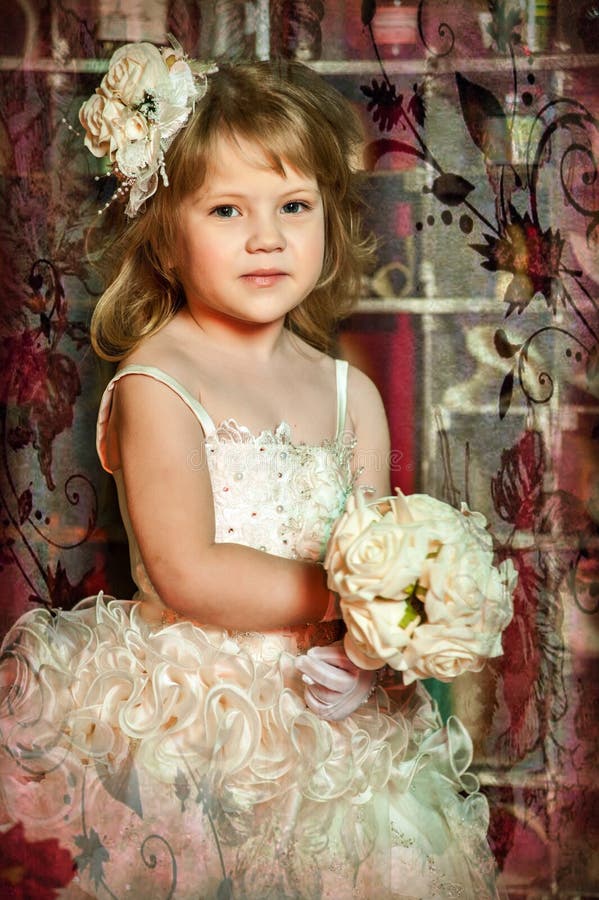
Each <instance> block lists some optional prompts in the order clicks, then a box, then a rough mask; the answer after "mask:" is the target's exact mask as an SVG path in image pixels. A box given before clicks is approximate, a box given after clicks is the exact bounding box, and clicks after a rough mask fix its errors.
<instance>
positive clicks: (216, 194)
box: [201, 185, 320, 202]
mask: <svg viewBox="0 0 599 900" xmlns="http://www.w3.org/2000/svg"><path fill="white" fill-rule="evenodd" d="M298 194H311V195H312V196H317V197H319V196H320V190H319V189H318V187H317V186H315V187H311V186H308V185H297V186H296V187H292V188H290V189H289V190H288V191H283V192H282V193H281V194H279V195H278V199H279V200H283V199H285V197H295V196H297V195H298ZM247 197H248V194H244V193H243V192H240V191H235V190H233V191H228V190H226V189H223V190H217V191H209V192H207V193H205V194H202V195H201V199H202V200H209V201H211V202H212V201H214V200H216V199H219V198H227V199H228V200H245V199H247Z"/></svg>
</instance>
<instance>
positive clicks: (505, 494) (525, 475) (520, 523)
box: [491, 431, 545, 531]
mask: <svg viewBox="0 0 599 900" xmlns="http://www.w3.org/2000/svg"><path fill="white" fill-rule="evenodd" d="M544 474H545V446H544V442H543V437H542V435H541V434H540V433H539V432H538V431H525V432H524V434H523V435H522V436H521V437H520V438H519V439H518V441H517V442H516V443H515V444H514V445H513V447H510V448H509V449H508V450H503V451H502V453H501V464H500V468H499V471H498V472H497V475H496V476H495V477H494V478H492V479H491V497H492V498H493V506H494V507H495V511H496V512H497V514H498V515H499V516H500V518H501V519H503V521H504V522H509V523H510V524H511V525H514V526H515V528H517V529H518V530H521V531H532V530H533V528H534V525H535V522H536V519H537V516H538V514H539V509H540V505H541V502H542V496H543V477H544Z"/></svg>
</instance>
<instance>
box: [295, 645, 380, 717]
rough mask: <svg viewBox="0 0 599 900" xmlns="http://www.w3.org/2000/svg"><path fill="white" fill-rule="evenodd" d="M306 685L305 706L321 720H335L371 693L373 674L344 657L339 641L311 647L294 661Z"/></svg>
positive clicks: (351, 711)
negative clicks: (324, 645)
mask: <svg viewBox="0 0 599 900" xmlns="http://www.w3.org/2000/svg"><path fill="white" fill-rule="evenodd" d="M295 665H296V668H297V669H299V671H300V672H301V673H302V681H303V682H304V684H305V685H306V689H305V691H304V699H305V701H306V706H307V707H308V708H309V709H311V710H312V712H313V713H315V714H316V715H317V716H319V717H320V718H321V719H328V720H329V721H331V722H337V721H339V719H345V718H346V716H349V715H351V714H352V713H353V712H354V711H355V710H356V709H357V708H358V706H360V704H361V703H363V702H364V701H365V700H366V699H367V698H368V697H369V696H370V694H371V693H372V690H373V689H374V686H375V684H376V680H377V673H376V672H372V671H367V670H366V669H359V668H358V667H357V666H355V665H354V664H353V662H352V661H351V660H350V659H349V658H348V656H347V654H346V653H345V650H344V649H343V643H342V642H341V641H339V642H338V643H336V644H329V645H328V646H326V647H311V649H310V650H308V652H307V653H306V654H305V656H300V657H298V659H297V660H296V663H295Z"/></svg>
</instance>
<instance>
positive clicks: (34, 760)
mask: <svg viewBox="0 0 599 900" xmlns="http://www.w3.org/2000/svg"><path fill="white" fill-rule="evenodd" d="M300 647H302V642H301V640H299V638H298V637H297V635H294V634H292V633H284V632H277V633H268V634H253V633H247V634H245V633H244V634H231V633H229V632H227V631H225V630H222V629H218V628H203V627H199V626H197V625H194V624H192V623H190V622H183V621H181V622H177V623H175V624H169V625H166V626H157V625H153V626H152V625H150V624H148V623H147V622H146V621H145V620H144V618H143V617H142V615H141V607H140V604H139V603H135V602H125V601H119V600H109V601H108V600H107V599H106V598H105V597H103V596H102V595H99V596H98V597H97V598H95V597H94V598H88V599H87V600H85V601H83V602H82V603H81V604H79V606H78V607H77V608H76V609H75V610H73V611H72V612H58V613H49V612H48V611H46V610H41V609H40V610H34V611H32V612H30V613H27V614H26V615H25V616H23V617H22V618H21V619H20V620H19V622H17V624H16V625H15V626H14V628H13V629H12V630H11V632H10V633H9V635H8V636H7V638H6V640H5V642H4V647H3V657H2V666H1V668H0V672H1V673H2V684H3V685H4V689H3V701H2V706H1V710H0V714H1V717H0V728H1V733H0V775H1V777H2V805H3V808H4V811H3V817H2V819H1V820H0V821H1V822H2V823H3V824H4V825H7V824H8V823H10V822H21V823H22V824H23V827H24V831H25V834H26V836H27V840H29V841H35V840H42V839H45V838H48V837H52V838H55V839H58V841H59V843H60V845H61V846H62V847H63V848H65V849H66V850H68V851H69V853H70V854H71V855H72V858H73V860H74V863H75V866H76V871H77V875H76V877H75V879H74V880H73V881H72V882H71V883H70V884H69V886H68V887H66V888H65V889H64V891H63V893H61V895H60V896H63V897H73V898H74V897H82V896H85V895H89V896H92V897H102V898H103V897H108V898H119V900H121V898H125V897H130V898H135V900H137V898H140V900H153V898H156V900H158V898H161V900H162V898H167V897H169V898H173V900H178V898H181V900H183V898H185V900H191V898H193V900H200V898H201V900H208V898H215V900H224V898H229V897H230V898H251V900H267V898H273V900H274V898H276V900H282V898H302V900H303V898H306V900H308V898H310V900H312V898H325V897H326V898H335V900H344V898H374V897H376V898H423V900H424V898H426V900H436V898H438V900H441V898H443V900H447V898H453V897H460V898H488V897H495V896H496V895H497V893H496V883H495V866H494V861H493V858H492V855H491V853H490V851H489V848H488V846H487V843H486V837H485V836H486V830H487V826H488V808H487V803H486V800H485V798H484V797H483V796H482V795H481V794H480V793H479V791H478V783H477V780H476V778H475V777H474V776H473V775H472V774H471V773H470V772H469V771H468V769H469V766H470V763H471V759H472V746H471V741H470V738H469V736H468V734H467V732H466V730H465V729H464V727H463V726H462V724H461V723H460V721H459V720H458V719H456V718H455V717H452V718H450V719H449V721H448V722H447V724H446V725H445V726H443V725H442V723H441V722H440V720H439V717H438V713H437V711H436V708H435V706H434V704H433V702H432V701H431V699H430V697H429V695H428V694H427V692H426V691H425V690H424V689H423V688H422V687H420V686H417V687H414V686H411V688H410V689H400V690H398V691H394V692H393V694H394V698H393V699H391V697H390V693H391V692H386V691H385V690H383V689H382V688H380V687H379V688H377V690H376V692H375V693H374V694H373V695H372V697H371V698H370V699H369V701H368V702H367V703H365V704H364V705H363V706H361V707H360V708H359V709H358V710H357V711H356V712H355V713H354V714H353V715H352V716H350V717H348V718H346V719H344V720H343V721H341V722H337V723H329V722H326V721H323V720H321V719H319V718H317V717H316V716H315V715H314V714H313V713H311V712H310V711H309V710H308V709H307V708H306V706H305V703H304V700H303V685H302V682H301V676H300V674H299V673H298V672H297V671H296V669H295V665H294V659H295V657H296V656H297V654H298V652H301V650H300V649H299V648H300ZM395 694H397V696H395Z"/></svg>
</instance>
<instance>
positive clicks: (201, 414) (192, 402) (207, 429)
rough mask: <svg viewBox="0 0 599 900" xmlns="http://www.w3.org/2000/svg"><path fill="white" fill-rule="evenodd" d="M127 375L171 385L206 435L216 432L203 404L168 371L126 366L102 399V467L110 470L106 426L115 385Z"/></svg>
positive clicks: (98, 433) (99, 433)
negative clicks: (143, 376) (107, 455)
mask: <svg viewBox="0 0 599 900" xmlns="http://www.w3.org/2000/svg"><path fill="white" fill-rule="evenodd" d="M125 375H148V376H149V377H150V378H154V379H155V380H156V381H160V382H162V384H165V385H166V386H167V387H169V388H170V389H171V390H172V391H174V392H175V394H177V395H178V396H179V397H180V398H181V400H183V402H184V403H185V404H186V405H187V406H188V407H189V409H190V410H191V411H192V412H193V414H194V415H195V417H196V418H197V420H198V422H199V423H200V425H201V426H202V429H203V431H204V435H205V436H206V437H208V435H210V434H214V432H215V431H216V425H215V424H214V422H213V421H212V419H211V418H210V416H209V415H208V413H207V412H206V410H205V409H204V407H203V406H202V404H201V403H200V401H199V400H196V398H195V397H194V396H192V394H190V393H189V391H188V390H187V389H186V388H184V387H183V385H182V384H180V383H179V382H178V381H177V380H176V379H175V378H173V377H172V376H171V375H169V374H168V373H167V372H163V371H162V369H158V368H157V367H156V366H133V365H131V366H124V367H123V368H122V369H121V370H120V371H119V372H117V373H116V375H115V376H114V378H111V380H110V381H109V382H108V384H107V385H106V390H105V391H104V393H103V395H102V400H101V401H100V411H99V413H98V424H97V428H96V449H97V451H98V456H99V457H100V462H101V463H102V467H103V468H104V469H106V471H107V472H110V469H109V468H108V466H107V464H106V428H107V426H108V419H109V418H110V410H111V407H112V395H113V394H112V392H113V390H114V386H115V384H116V383H117V381H120V379H121V378H123V377H124V376H125Z"/></svg>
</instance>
